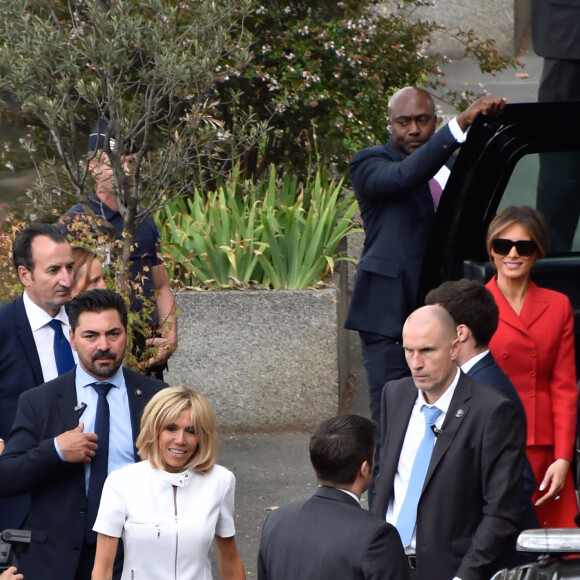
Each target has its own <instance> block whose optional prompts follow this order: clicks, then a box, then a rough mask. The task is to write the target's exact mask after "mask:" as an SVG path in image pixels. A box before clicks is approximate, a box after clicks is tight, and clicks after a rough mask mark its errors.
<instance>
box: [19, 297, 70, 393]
mask: <svg viewBox="0 0 580 580" xmlns="http://www.w3.org/2000/svg"><path fill="white" fill-rule="evenodd" d="M22 300H23V302H24V310H25V311H26V316H27V318H28V323H29V324H30V328H31V329H32V336H33V337H34V344H36V352H37V353H38V358H39V359H40V366H41V368H42V376H43V377H44V382H45V383H46V382H47V381H51V380H52V379H56V377H58V370H57V369H56V360H55V358H54V347H53V344H54V330H53V329H52V328H51V327H50V326H47V325H48V323H49V322H50V321H51V320H52V316H51V315H50V314H49V313H48V312H46V310H43V309H42V308H40V306H38V305H37V304H35V303H34V302H33V301H32V300H31V299H30V297H29V296H28V294H27V293H26V290H25V291H24V293H23V295H22ZM54 318H55V319H56V320H60V322H61V324H62V331H63V333H64V336H65V338H66V339H67V340H68V338H69V331H70V324H69V322H68V316H67V314H66V311H65V309H64V306H61V307H60V310H59V311H58V314H57V315H56V316H55V317H54ZM73 357H74V359H75V364H78V362H79V359H78V356H77V353H76V352H75V351H74V350H73Z"/></svg>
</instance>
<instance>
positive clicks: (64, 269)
mask: <svg viewBox="0 0 580 580" xmlns="http://www.w3.org/2000/svg"><path fill="white" fill-rule="evenodd" d="M12 257H13V263H14V268H15V269H16V271H17V273H18V276H19V278H20V282H21V283H22V285H23V286H24V292H23V294H22V296H20V298H18V299H16V300H14V301H13V302H10V303H8V304H6V305H4V306H3V307H2V308H0V328H1V329H2V340H0V409H1V412H0V453H1V452H2V450H3V449H4V441H3V440H4V439H6V437H7V436H8V433H9V432H10V428H11V427H12V423H13V421H14V415H15V414H16V405H17V402H18V397H19V396H20V394H21V393H23V392H24V391H26V390H28V389H31V388H32V387H36V386H38V385H40V384H42V383H44V382H46V381H49V380H51V379H54V378H56V377H57V376H58V375H59V372H58V368H57V362H56V358H55V353H54V349H53V342H54V339H55V335H56V330H55V329H54V328H53V327H51V326H50V325H51V324H58V325H59V326H60V331H61V334H60V336H61V337H62V340H63V341H65V346H66V345H68V333H69V328H70V327H69V323H68V317H67V314H66V312H65V309H64V304H65V303H66V302H68V299H69V295H70V289H71V284H72V268H73V257H72V251H71V248H70V244H69V243H68V241H67V240H66V238H65V237H64V235H63V234H62V233H61V232H60V231H59V230H58V228H56V227H54V226H51V225H48V224H36V225H32V226H30V227H28V228H26V229H25V230H23V231H22V232H20V233H19V234H18V235H17V236H16V238H15V240H14V247H13V250H12ZM57 328H58V327H57ZM65 337H66V338H65ZM68 352H69V356H71V354H72V353H71V352H70V346H69V347H68ZM74 362H75V361H74V357H73V358H71V359H70V364H69V366H68V367H67V368H66V369H63V370H70V368H72V366H74ZM29 503H30V502H29V498H28V497H27V496H21V497H18V498H11V499H10V500H0V530H4V529H6V528H18V527H19V526H20V525H21V524H22V521H23V520H24V517H25V515H26V511H27V509H28V507H29Z"/></svg>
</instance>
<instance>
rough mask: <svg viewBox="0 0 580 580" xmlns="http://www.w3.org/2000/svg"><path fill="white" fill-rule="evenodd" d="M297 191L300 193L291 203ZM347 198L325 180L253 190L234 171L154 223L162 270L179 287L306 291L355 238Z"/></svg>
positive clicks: (287, 180) (273, 183)
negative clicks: (344, 241) (159, 238)
mask: <svg viewBox="0 0 580 580" xmlns="http://www.w3.org/2000/svg"><path fill="white" fill-rule="evenodd" d="M297 191H299V193H298V195H297ZM355 209H356V203H355V201H354V197H353V194H352V193H351V192H348V193H345V192H344V191H343V188H342V181H339V182H338V183H337V182H333V181H331V182H328V179H327V176H326V174H325V173H324V172H322V173H320V172H319V173H318V174H317V175H316V176H315V178H313V179H311V180H309V181H307V183H306V184H305V185H304V186H303V187H298V185H297V180H296V178H292V177H290V176H289V175H287V174H286V175H284V177H283V178H282V179H281V180H279V179H277V177H276V170H275V168H274V167H272V168H271V171H270V176H269V179H268V180H267V181H263V182H262V183H260V184H258V185H254V184H253V183H252V182H251V181H247V180H243V179H242V177H241V176H240V173H239V170H238V168H236V169H235V170H234V172H233V174H232V177H231V178H230V179H229V180H228V181H227V182H226V183H224V184H222V185H220V186H219V187H218V188H217V190H216V191H215V192H211V193H209V194H207V195H206V194H205V193H203V192H201V191H199V190H195V191H194V192H193V194H192V196H191V197H190V198H187V199H177V200H175V201H173V202H172V203H171V204H169V205H167V206H166V207H165V208H164V209H163V210H162V211H161V212H160V214H158V215H157V220H158V224H159V226H160V230H161V235H162V248H163V250H164V252H165V256H164V258H165V262H166V265H167V267H168V269H169V271H170V277H171V278H172V279H173V281H174V282H176V281H178V282H179V283H181V284H183V285H185V286H194V287H203V288H213V287H229V286H238V287H243V286H247V285H249V284H261V285H263V286H266V287H269V288H306V287H308V286H314V285H316V284H317V283H318V282H320V281H321V280H322V279H323V278H324V276H325V275H326V274H327V273H329V272H331V271H332V270H333V268H334V265H335V262H336V260H341V259H347V258H344V257H339V256H338V255H337V248H338V245H339V243H340V241H341V240H342V239H343V238H344V237H345V236H346V235H348V234H349V233H350V232H352V231H355V226H354V224H353V222H352V216H353V214H354V211H355Z"/></svg>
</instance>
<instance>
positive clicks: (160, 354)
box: [145, 336, 177, 366]
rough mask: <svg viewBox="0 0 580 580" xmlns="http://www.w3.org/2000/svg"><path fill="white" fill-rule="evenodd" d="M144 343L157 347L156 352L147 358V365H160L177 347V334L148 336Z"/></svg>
mask: <svg viewBox="0 0 580 580" xmlns="http://www.w3.org/2000/svg"><path fill="white" fill-rule="evenodd" d="M145 344H146V345H147V346H148V347H153V348H156V349H157V354H156V355H155V356H152V357H151V358H150V359H149V361H148V362H149V365H150V366H162V365H164V364H165V363H166V362H167V361H168V359H169V357H170V356H171V355H172V354H173V351H174V350H175V348H176V347H177V336H175V337H174V338H164V337H161V338H148V339H147V340H146V341H145Z"/></svg>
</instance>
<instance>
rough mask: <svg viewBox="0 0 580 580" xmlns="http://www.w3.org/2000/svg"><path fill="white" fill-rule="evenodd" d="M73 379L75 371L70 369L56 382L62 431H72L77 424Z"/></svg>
mask: <svg viewBox="0 0 580 580" xmlns="http://www.w3.org/2000/svg"><path fill="white" fill-rule="evenodd" d="M75 377H76V369H72V370H71V371H69V372H68V373H65V374H64V375H62V376H61V377H60V380H59V381H58V387H57V393H58V409H59V413H60V417H61V421H62V427H63V431H69V430H70V429H74V428H75V427H76V426H77V425H78V424H79V416H78V413H77V412H76V411H75V407H76V406H77V404H78V403H77V392H76V386H75ZM55 386H56V385H55ZM81 420H82V419H81Z"/></svg>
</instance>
